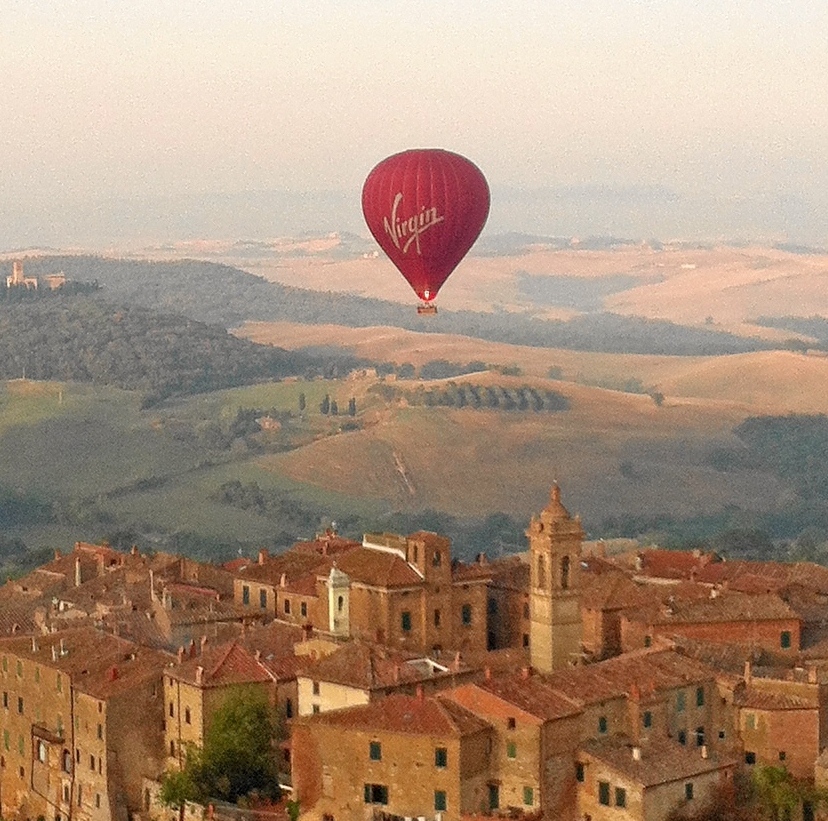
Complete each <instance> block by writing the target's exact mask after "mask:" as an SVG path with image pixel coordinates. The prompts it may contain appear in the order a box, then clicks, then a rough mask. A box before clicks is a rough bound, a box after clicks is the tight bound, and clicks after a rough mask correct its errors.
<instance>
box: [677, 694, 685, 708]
mask: <svg viewBox="0 0 828 821" xmlns="http://www.w3.org/2000/svg"><path fill="white" fill-rule="evenodd" d="M684 706H685V702H684V690H679V692H678V693H676V712H677V713H683V712H684Z"/></svg>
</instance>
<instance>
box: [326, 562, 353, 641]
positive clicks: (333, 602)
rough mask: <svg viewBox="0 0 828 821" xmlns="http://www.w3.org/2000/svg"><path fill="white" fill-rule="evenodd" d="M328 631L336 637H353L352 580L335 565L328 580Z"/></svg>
mask: <svg viewBox="0 0 828 821" xmlns="http://www.w3.org/2000/svg"><path fill="white" fill-rule="evenodd" d="M327 587H328V630H329V631H330V632H331V633H333V634H334V635H335V636H350V635H351V580H350V578H349V577H348V576H347V575H346V574H345V573H343V572H342V571H341V570H340V569H339V568H338V567H336V566H335V565H334V567H332V568H331V572H330V574H329V575H328V579H327Z"/></svg>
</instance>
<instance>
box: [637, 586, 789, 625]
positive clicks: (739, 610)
mask: <svg viewBox="0 0 828 821" xmlns="http://www.w3.org/2000/svg"><path fill="white" fill-rule="evenodd" d="M628 618H629V619H630V620H631V621H636V622H644V623H647V624H660V625H665V624H705V623H706V624H711V623H712V624H715V623H722V622H746V621H795V620H796V619H797V615H796V613H795V612H794V611H793V610H791V608H790V607H788V605H787V604H785V602H784V601H783V600H782V599H781V598H780V597H779V596H778V595H777V594H775V593H758V594H755V595H749V594H747V593H731V592H729V591H723V592H722V593H720V594H719V595H716V596H715V597H711V596H708V597H707V598H706V599H696V600H691V601H681V600H676V601H674V602H673V603H671V604H670V605H668V606H666V607H664V606H661V605H654V606H652V607H648V608H642V609H641V610H638V611H634V612H632V613H629V614H628Z"/></svg>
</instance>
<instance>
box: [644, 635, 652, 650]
mask: <svg viewBox="0 0 828 821" xmlns="http://www.w3.org/2000/svg"><path fill="white" fill-rule="evenodd" d="M652 643H653V637H652V636H651V635H649V633H648V634H647V635H646V636H644V646H645V647H650V646H651V645H652Z"/></svg>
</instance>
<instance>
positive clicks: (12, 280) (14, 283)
mask: <svg viewBox="0 0 828 821" xmlns="http://www.w3.org/2000/svg"><path fill="white" fill-rule="evenodd" d="M44 279H45V280H46V284H47V285H48V286H49V290H50V291H57V290H58V288H62V287H63V286H64V285H66V274H64V273H63V272H61V273H58V274H48V275H47V276H45V277H44ZM37 286H38V279H37V277H27V276H25V275H24V273H23V261H22V260H19V259H16V260H15V261H14V262H13V263H12V273H11V276H8V277H6V287H7V288H25V289H26V290H27V291H28V290H29V289H34V290H35V291H36V290H37Z"/></svg>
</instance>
